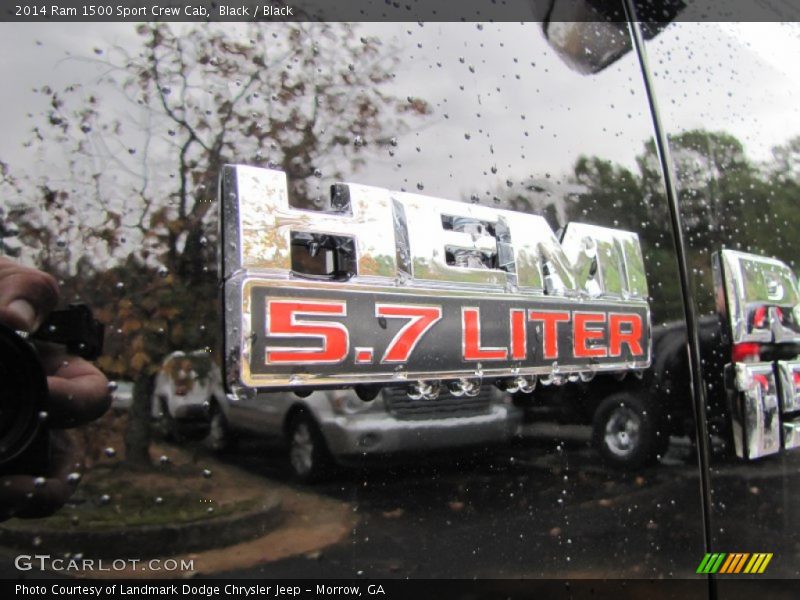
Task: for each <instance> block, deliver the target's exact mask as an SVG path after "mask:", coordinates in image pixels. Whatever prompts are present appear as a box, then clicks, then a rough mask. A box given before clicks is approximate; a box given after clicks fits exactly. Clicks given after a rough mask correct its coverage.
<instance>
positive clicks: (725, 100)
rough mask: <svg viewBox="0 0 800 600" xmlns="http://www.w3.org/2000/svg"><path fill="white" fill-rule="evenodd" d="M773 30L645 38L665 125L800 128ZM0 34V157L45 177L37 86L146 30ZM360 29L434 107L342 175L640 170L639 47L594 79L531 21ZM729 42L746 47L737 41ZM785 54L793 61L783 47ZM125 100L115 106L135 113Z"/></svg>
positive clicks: (88, 75)
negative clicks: (35, 128) (594, 163)
mask: <svg viewBox="0 0 800 600" xmlns="http://www.w3.org/2000/svg"><path fill="white" fill-rule="evenodd" d="M176 26H177V27H180V26H181V25H176ZM276 26H280V25H276ZM228 27H229V28H230V31H231V35H237V34H239V33H240V31H241V30H240V28H239V26H238V25H237V24H229V25H228ZM775 27H778V26H775V25H773V27H772V28H770V24H757V25H756V26H754V28H753V29H752V30H751V29H750V28H749V27H748V26H731V25H724V26H722V27H720V26H717V25H712V24H697V23H682V24H680V25H675V24H673V25H672V26H670V27H669V28H668V29H667V30H666V31H665V32H664V33H662V34H661V36H660V37H659V38H657V39H656V41H655V42H653V43H651V44H650V53H651V57H650V61H651V66H652V68H653V69H654V71H656V72H657V73H658V75H659V81H660V83H661V85H660V86H659V88H658V89H659V91H660V93H661V94H662V96H663V97H662V98H661V100H660V103H661V106H662V108H663V109H664V111H665V116H666V117H667V118H668V122H669V123H674V124H676V127H677V128H679V129H688V128H692V127H707V128H710V129H715V130H722V129H724V130H726V131H728V132H730V133H733V134H734V135H736V136H737V137H739V138H740V139H742V140H743V141H744V142H745V144H746V147H747V148H748V150H749V151H750V152H751V154H753V155H755V157H757V158H759V159H764V158H766V157H767V156H768V150H769V148H770V147H771V146H773V145H775V144H776V143H781V142H783V141H785V140H786V139H787V138H788V137H790V135H792V134H793V133H795V132H797V130H798V129H800V128H797V127H792V125H791V124H792V123H796V122H797V111H798V108H797V104H796V100H793V99H791V98H790V97H789V95H788V93H787V91H786V89H785V88H781V87H780V86H785V78H786V75H784V74H783V73H779V72H778V71H776V70H775V68H774V64H776V62H775V60H772V59H770V57H771V56H774V55H775V53H776V52H778V50H779V49H778V48H776V47H775V46H776V42H775V40H780V39H783V40H787V39H789V40H791V39H794V43H795V45H797V39H796V37H797V36H796V35H794V34H793V33H792V31H787V30H785V29H783V30H781V31H782V33H781V34H780V35H777V34H776V35H775V36H774V37H773V39H772V42H771V43H770V44H764V43H761V44H759V43H757V42H758V40H760V39H762V38H763V37H764V33H769V32H772V31H773V30H774V28H775ZM765 29H768V30H769V31H768V32H765V31H764V30H765ZM1 30H2V32H3V34H4V35H3V38H2V42H0V43H2V45H3V46H4V55H5V56H11V57H13V60H7V61H4V62H3V63H2V65H0V72H2V75H3V76H4V81H6V82H7V84H6V86H5V90H4V104H3V109H4V110H3V113H2V114H3V116H2V117H1V119H2V127H3V136H2V137H1V138H0V158H1V159H2V160H3V161H5V162H8V163H9V164H10V165H11V168H12V173H13V172H15V171H17V170H19V169H27V170H30V171H33V172H39V173H42V172H49V171H48V169H49V168H51V167H50V165H48V164H41V163H40V164H38V165H37V163H36V161H37V160H40V161H41V160H42V157H41V156H39V157H37V156H32V155H31V154H30V152H26V151H24V150H23V149H22V143H23V142H24V140H25V139H27V137H28V136H29V135H30V134H29V130H30V126H31V123H32V121H31V120H30V119H28V118H27V117H26V114H27V113H29V112H40V111H42V110H43V109H44V108H45V106H43V102H42V98H41V97H40V96H38V95H35V94H32V93H31V89H32V88H34V87H38V86H41V85H42V84H45V83H47V84H49V85H51V86H53V87H55V88H59V87H62V86H63V85H66V84H68V83H72V82H75V81H83V82H91V81H93V80H94V79H95V78H96V67H95V66H92V65H90V64H88V63H86V62H83V61H79V60H65V57H66V53H69V54H70V55H72V56H89V57H90V56H92V54H93V49H94V48H95V47H97V48H108V47H109V46H110V45H114V44H119V45H121V46H128V47H133V45H134V44H136V43H138V42H139V38H138V36H136V34H135V33H134V31H133V25H130V24H107V23H98V24H58V25H29V24H24V25H23V24H15V25H14V26H13V27H12V26H11V25H10V24H6V25H3V26H2V29H1ZM359 35H368V36H376V37H378V38H380V39H382V40H384V41H388V40H389V39H392V40H394V42H395V43H396V44H398V45H399V46H400V47H401V48H402V50H401V53H400V66H399V68H398V70H397V72H396V74H395V75H396V77H395V81H394V83H393V84H392V85H391V87H390V90H391V91H392V92H393V93H395V94H396V95H397V96H399V97H401V98H406V97H415V98H422V99H424V100H426V101H428V102H429V103H430V105H431V106H432V107H433V112H432V114H431V115H430V116H429V117H427V118H425V119H424V120H422V121H421V122H420V123H419V124H417V126H415V128H414V129H412V130H411V131H409V132H406V133H404V134H402V135H400V136H398V138H399V139H398V141H399V144H398V146H397V148H394V149H393V150H394V152H395V154H394V156H390V155H389V152H388V150H389V148H387V147H385V146H383V147H379V146H378V145H377V144H372V145H369V146H368V147H367V148H368V150H367V154H366V156H367V159H368V160H367V164H366V166H365V167H364V168H362V169H361V170H359V171H358V172H356V173H349V174H348V176H347V177H346V178H347V179H351V180H355V181H358V182H359V183H365V184H373V185H381V186H385V187H389V188H394V189H401V188H405V189H408V190H409V191H417V189H419V187H418V186H422V189H423V192H422V193H424V194H431V195H436V196H441V197H447V198H453V199H461V198H465V197H468V196H469V195H470V194H472V193H477V194H478V195H479V196H480V197H482V198H485V197H487V196H488V197H491V196H492V195H495V194H497V195H501V196H502V195H503V194H509V193H516V192H521V193H523V195H536V194H537V193H538V194H542V193H543V194H544V196H545V197H546V199H552V200H557V199H560V198H563V197H564V196H565V195H566V194H567V193H568V192H569V189H570V188H569V186H567V185H565V184H566V182H564V181H563V180H561V176H562V175H563V174H564V173H568V172H569V171H570V170H571V167H572V165H573V164H574V162H575V160H576V159H577V158H578V156H579V155H581V154H586V155H598V156H601V157H603V158H606V159H609V160H612V161H614V162H618V163H621V164H623V165H625V166H627V167H629V168H632V169H635V160H634V159H635V156H636V155H637V154H639V153H641V151H642V148H643V146H642V144H643V142H644V141H645V140H646V139H647V138H648V136H649V132H650V119H649V116H648V115H647V113H646V103H645V99H644V95H643V91H642V84H641V77H640V75H639V73H638V65H637V63H636V61H635V60H634V57H633V55H632V54H631V53H628V54H627V55H626V56H624V57H623V58H622V59H621V60H620V61H618V62H617V63H616V64H614V65H612V66H611V67H609V68H608V69H606V70H605V71H602V72H600V73H598V74H595V75H588V76H587V75H579V74H577V73H575V72H573V71H571V70H569V69H567V68H566V67H565V66H564V64H563V63H562V62H561V60H560V59H559V58H558V57H557V56H556V55H555V54H554V53H553V52H552V51H551V50H550V48H549V47H548V45H547V43H546V41H545V39H544V36H543V35H542V31H541V27H540V26H539V25H538V24H535V23H526V24H520V23H507V24H486V25H483V26H480V27H479V26H477V25H476V24H474V23H467V24H445V23H432V24H426V25H424V26H421V25H419V24H417V23H400V24H386V23H371V24H363V25H362V26H361V29H360V30H359ZM734 37H735V38H738V39H740V40H742V41H744V42H745V43H747V44H749V46H750V49H741V48H738V47H737V46H736V45H735V44H733V41H734ZM37 40H38V41H39V42H40V43H41V45H38V44H37V43H36V41H37ZM782 58H783V59H784V62H785V59H786V54H785V53H784V54H783V55H782ZM664 82H666V83H668V85H663V83H664ZM776 82H777V83H776ZM118 101H119V102H120V106H119V108H118V110H119V111H130V106H123V105H122V100H121V99H118ZM698 104H699V105H700V106H701V109H700V110H698ZM387 133H388V134H389V135H391V134H392V132H387ZM467 138H468V139H467ZM114 142H117V143H116V144H115V145H116V146H118V147H125V146H127V145H136V144H135V143H131V144H128V143H127V142H128V141H127V140H114ZM249 160H252V158H250V157H249ZM333 160H334V161H335V159H333ZM344 171H345V172H346V173H348V169H347V168H345V169H344ZM51 175H52V173H51ZM64 175H65V176H66V175H67V174H66V173H64ZM531 180H533V181H536V182H537V183H538V184H539V187H540V188H544V192H542V191H541V190H540V191H539V192H532V191H530V190H526V189H525V186H524V185H523V184H522V182H530V181H531ZM322 183H323V184H325V185H326V184H327V183H328V182H327V181H324V179H323V181H322ZM547 191H550V192H551V194H552V195H551V196H549V197H548V195H547Z"/></svg>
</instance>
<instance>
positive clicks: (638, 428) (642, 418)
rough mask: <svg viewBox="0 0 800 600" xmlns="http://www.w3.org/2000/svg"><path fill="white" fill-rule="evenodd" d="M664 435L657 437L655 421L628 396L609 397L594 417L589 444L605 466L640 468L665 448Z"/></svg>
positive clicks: (642, 406) (616, 395)
mask: <svg viewBox="0 0 800 600" xmlns="http://www.w3.org/2000/svg"><path fill="white" fill-rule="evenodd" d="M665 436H666V434H665V433H664V432H662V434H661V435H658V419H657V418H656V414H655V412H654V411H652V410H650V411H649V410H648V408H647V407H646V406H645V405H644V403H643V402H642V401H641V400H640V399H639V398H637V397H636V396H633V395H631V394H626V393H621V394H614V395H612V396H609V397H608V398H606V399H605V400H603V401H602V402H601V403H600V406H598V407H597V410H596V411H595V414H594V422H593V428H592V442H593V444H594V446H595V448H596V449H597V451H598V452H599V453H600V455H601V456H602V457H603V459H604V460H605V461H606V462H608V463H609V464H611V465H613V466H615V467H619V468H627V469H635V468H637V467H641V466H642V465H645V464H647V463H649V462H652V461H654V460H655V459H656V457H657V455H658V454H659V453H660V452H663V451H664V449H665V445H664V440H667V443H668V438H666V437H665Z"/></svg>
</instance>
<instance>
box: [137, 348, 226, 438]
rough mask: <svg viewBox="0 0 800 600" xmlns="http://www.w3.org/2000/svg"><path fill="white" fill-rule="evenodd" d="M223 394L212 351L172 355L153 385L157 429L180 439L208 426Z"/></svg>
mask: <svg viewBox="0 0 800 600" xmlns="http://www.w3.org/2000/svg"><path fill="white" fill-rule="evenodd" d="M223 395H224V392H223V391H222V385H221V377H220V371H219V367H218V366H217V365H216V364H214V362H213V360H212V358H211V356H210V355H209V354H208V352H206V351H205V350H195V351H194V352H188V353H187V352H182V351H178V352H173V353H172V354H169V355H168V356H167V357H166V358H165V359H164V361H163V362H162V363H161V369H160V370H159V372H158V374H157V375H156V377H155V382H154V386H153V395H152V402H151V415H152V417H153V420H154V423H155V427H156V430H157V431H158V432H159V433H161V434H162V435H163V436H164V437H171V438H174V439H179V438H180V437H181V433H182V432H183V431H186V430H188V429H190V428H192V427H194V428H197V427H203V428H205V427H207V425H208V421H209V417H210V414H211V413H210V410H211V407H212V406H213V405H214V403H215V401H216V399H217V398H222V397H223Z"/></svg>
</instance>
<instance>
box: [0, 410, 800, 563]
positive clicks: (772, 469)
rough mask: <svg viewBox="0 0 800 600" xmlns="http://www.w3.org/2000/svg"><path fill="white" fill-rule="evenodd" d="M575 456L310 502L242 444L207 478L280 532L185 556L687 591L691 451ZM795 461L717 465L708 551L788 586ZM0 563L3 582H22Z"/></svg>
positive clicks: (583, 441)
mask: <svg viewBox="0 0 800 600" xmlns="http://www.w3.org/2000/svg"><path fill="white" fill-rule="evenodd" d="M556 439H558V440H559V441H555V440H556ZM587 441H588V428H585V427H574V426H560V425H544V424H536V425H535V426H530V427H528V426H526V428H525V430H524V439H523V440H521V441H520V442H518V443H516V444H514V445H513V446H509V447H500V448H493V449H482V450H479V451H476V452H460V453H443V454H439V455H429V454H428V455H419V456H416V457H407V458H408V462H406V464H404V465H399V464H387V465H374V464H373V465H371V466H370V467H369V468H367V469H356V470H353V471H348V472H344V473H339V474H338V475H337V476H336V477H335V478H333V479H332V480H331V481H328V482H326V483H323V484H321V485H317V486H313V487H302V486H297V485H294V484H292V483H290V482H289V469H288V467H287V466H286V456H285V452H284V451H282V450H280V449H277V448H274V447H270V446H267V445H265V444H262V443H260V442H258V441H252V440H249V441H245V442H243V443H242V444H241V446H240V448H239V449H238V450H236V451H235V452H232V453H230V454H227V455H225V456H223V457H221V458H220V464H219V465H218V466H217V467H215V469H216V470H218V471H219V470H220V469H225V470H231V471H237V470H239V469H242V470H244V471H245V472H246V473H247V477H256V478H257V479H258V480H259V481H260V482H261V483H262V484H264V485H266V486H267V487H268V488H269V489H270V491H274V492H275V493H276V494H277V495H278V496H279V497H280V498H281V501H282V503H283V508H284V512H285V515H286V516H285V519H284V520H283V522H282V524H281V525H280V526H279V527H278V528H277V529H275V530H274V531H272V532H271V533H270V534H268V535H266V536H264V537H262V538H260V539H257V540H253V541H251V542H245V543H242V544H239V545H236V546H232V547H228V548H224V549H219V550H212V551H208V552H202V553H195V554H191V555H184V557H185V558H192V559H194V561H195V567H196V569H197V573H196V574H197V575H198V576H200V577H202V576H204V575H212V574H216V575H217V576H219V575H221V576H231V577H269V578H313V577H317V578H322V577H330V578H338V577H360V576H365V577H412V578H426V577H442V578H447V577H459V578H470V577H479V578H486V577H506V578H518V577H524V578H532V577H563V576H568V575H569V576H573V577H575V576H586V577H618V576H627V577H661V576H663V577H681V576H683V577H692V576H694V570H695V569H696V567H697V564H698V561H699V558H701V557H702V556H703V552H704V547H703V541H702V537H701V536H702V526H701V523H702V521H701V515H700V496H699V482H698V470H697V467H696V465H695V464H694V462H693V459H692V458H691V456H692V448H691V444H690V443H689V441H688V440H675V439H673V448H672V450H671V451H670V453H669V454H668V455H667V457H666V458H665V460H664V461H663V463H662V464H660V465H657V466H654V467H650V468H645V469H641V470H639V471H638V472H636V473H624V472H619V471H613V470H608V469H606V468H605V467H604V465H603V464H602V463H601V462H600V461H599V460H598V458H597V456H596V454H595V453H594V452H593V451H592V450H591V449H590V448H589V447H588V445H587ZM196 451H197V452H198V456H203V451H202V450H200V449H199V448H196ZM206 459H210V457H208V456H205V457H204V458H203V460H206ZM798 462H800V460H795V459H792V460H790V461H785V460H773V461H762V462H761V463H759V464H743V463H739V462H735V461H726V462H719V464H716V463H715V464H714V465H713V480H712V483H713V484H714V486H713V487H714V489H715V499H716V502H715V517H714V519H713V522H712V526H713V528H714V532H715V537H716V538H717V539H716V542H717V545H718V549H719V550H720V551H739V550H741V549H744V550H745V551H749V550H753V551H761V550H763V551H769V552H776V553H783V555H784V557H785V560H781V555H779V554H776V558H775V559H774V561H775V564H774V565H771V567H770V569H771V570H772V569H773V568H774V569H775V574H777V573H789V574H791V573H794V572H795V570H796V569H795V568H794V567H793V566H792V567H791V569H788V568H787V566H786V561H788V560H789V559H791V562H792V565H793V564H794V563H796V562H797V561H796V560H795V558H796V554H797V548H793V547H792V544H797V542H798V540H797V537H798V534H797V533H794V532H795V531H800V528H797V527H795V524H794V522H793V521H792V516H791V515H783V517H782V518H779V519H777V520H776V519H775V513H776V508H777V509H780V507H781V506H786V505H787V504H786V502H787V498H786V497H784V496H786V495H787V494H790V493H791V492H792V491H794V490H795V489H797V488H798V486H799V485H800V469H798V468H797V464H796V463H798ZM234 466H235V467H236V468H235V469H234V468H231V467H234ZM781 503H783V504H781ZM776 523H777V525H778V526H779V527H781V528H782V530H781V531H776V530H775V526H776ZM783 529H790V530H791V531H788V530H783ZM782 540H783V541H782ZM784 541H785V543H784ZM773 542H777V543H780V544H781V547H780V548H778V547H775V546H773V545H772V544H773ZM798 547H800V546H798ZM2 562H3V563H5V566H6V567H7V568H4V569H2V570H0V576H3V575H4V576H18V575H19V573H17V572H15V571H13V567H11V562H10V561H8V562H6V561H2ZM782 563H783V565H782ZM9 569H10V571H9ZM149 575H150V576H153V573H150V574H149Z"/></svg>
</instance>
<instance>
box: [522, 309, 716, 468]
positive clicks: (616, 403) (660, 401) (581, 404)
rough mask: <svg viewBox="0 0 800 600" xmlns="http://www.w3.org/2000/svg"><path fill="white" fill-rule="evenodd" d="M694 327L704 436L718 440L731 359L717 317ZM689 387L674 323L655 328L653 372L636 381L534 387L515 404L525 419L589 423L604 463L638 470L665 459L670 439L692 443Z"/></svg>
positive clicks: (681, 330) (679, 326)
mask: <svg viewBox="0 0 800 600" xmlns="http://www.w3.org/2000/svg"><path fill="white" fill-rule="evenodd" d="M699 325H700V345H701V349H702V350H701V354H702V356H703V360H704V367H705V369H706V380H707V381H708V389H707V394H708V395H707V403H708V406H709V412H708V418H709V425H710V431H711V432H712V433H714V434H724V433H725V432H726V431H727V420H726V419H725V416H726V413H725V410H724V407H725V397H724V393H719V392H723V391H724V385H723V371H724V364H725V363H726V362H730V356H728V354H727V352H726V351H725V350H724V348H726V345H725V344H721V343H720V336H721V333H722V328H721V326H720V320H719V318H718V317H717V316H716V315H714V316H708V317H703V318H701V319H700V323H699ZM689 381H690V379H689V370H688V356H687V354H686V326H685V325H684V323H682V322H675V323H670V324H666V325H662V326H660V327H654V328H653V366H652V368H651V369H649V370H647V371H645V372H644V373H643V374H641V376H636V375H630V374H629V375H628V376H627V377H626V378H625V379H624V380H622V381H620V380H619V379H618V378H617V377H616V376H610V375H598V376H597V377H595V379H593V380H592V381H591V382H589V383H578V384H571V385H565V386H561V387H553V386H550V387H539V388H537V389H536V391H535V392H534V393H533V394H531V395H522V394H518V395H517V398H516V400H517V403H518V404H520V405H523V406H525V407H526V409H527V413H528V419H529V420H542V419H543V420H556V421H558V422H560V423H573V424H584V425H592V444H593V445H594V447H595V448H596V449H597V451H598V452H599V453H600V455H601V456H602V457H603V458H604V459H605V460H606V461H607V462H609V463H610V464H613V465H616V466H619V467H624V468H636V467H639V466H641V465H643V464H646V463H648V462H653V461H655V460H657V459H658V458H659V457H660V456H661V455H663V454H664V453H665V452H666V450H667V448H668V446H669V438H670V436H683V435H688V436H689V437H690V438H694V415H693V413H692V404H691V401H690V391H689ZM723 437H724V439H727V437H725V436H724V435H723Z"/></svg>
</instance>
